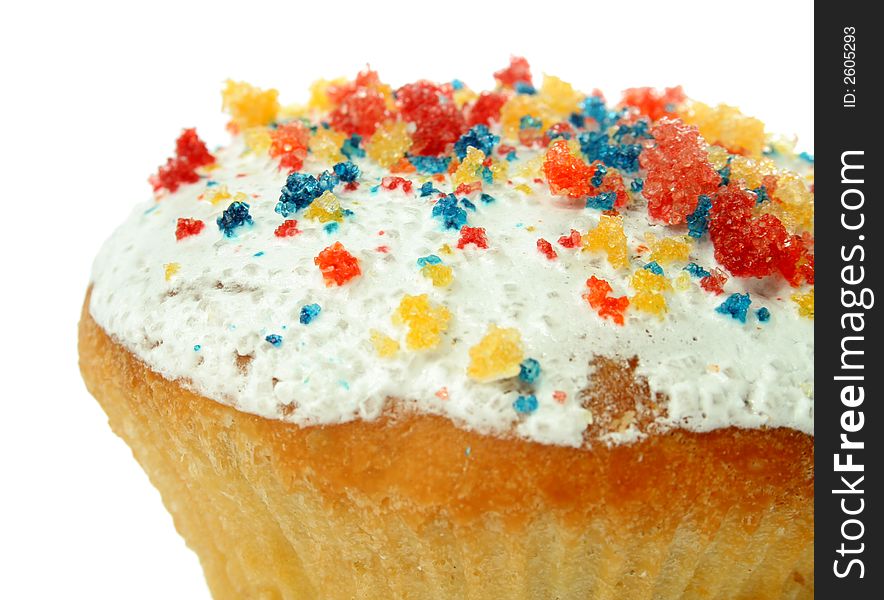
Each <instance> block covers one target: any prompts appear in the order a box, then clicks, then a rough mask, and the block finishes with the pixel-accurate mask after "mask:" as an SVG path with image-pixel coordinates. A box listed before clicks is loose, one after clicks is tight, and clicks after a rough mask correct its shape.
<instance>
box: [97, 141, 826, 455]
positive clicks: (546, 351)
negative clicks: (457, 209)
mask: <svg viewBox="0 0 884 600" xmlns="http://www.w3.org/2000/svg"><path fill="white" fill-rule="evenodd" d="M521 153H522V154H526V153H525V152H524V151H522V152H521ZM216 156H217V157H218V162H219V167H218V169H216V170H214V171H212V172H211V178H212V180H214V181H217V182H218V183H219V184H225V185H227V186H228V188H229V189H230V191H231V192H238V191H242V192H245V193H246V194H248V195H249V199H248V201H249V203H250V205H251V215H252V217H253V219H254V226H252V227H250V228H241V229H239V230H238V233H237V236H236V237H235V238H232V239H228V238H224V237H223V236H222V234H221V232H220V231H219V230H218V227H217V226H216V224H215V219H216V218H217V217H218V216H219V215H220V214H221V212H222V211H223V210H224V208H226V206H227V204H228V202H229V201H228V202H225V203H222V204H218V205H213V204H211V203H210V202H208V201H206V200H200V199H198V197H199V196H200V195H201V194H203V192H205V191H206V189H207V188H206V182H205V181H202V182H200V183H197V184H193V185H187V186H183V187H182V188H181V189H179V191H178V192H176V193H173V194H170V195H168V196H165V197H163V198H162V199H161V200H160V201H158V202H155V201H153V200H151V201H149V202H147V203H145V204H143V205H141V206H139V207H138V208H137V209H136V210H135V211H134V212H133V213H132V215H131V216H130V217H129V218H128V219H127V220H126V222H125V223H123V225H122V226H121V227H120V228H119V229H118V230H117V231H116V232H115V233H114V234H113V235H112V236H111V238H110V239H109V240H108V241H107V242H106V243H105V245H104V247H103V249H102V251H101V253H100V254H99V256H98V257H97V259H96V261H95V265H94V269H93V291H92V300H91V305H90V310H91V314H92V316H93V318H94V319H95V320H96V322H97V323H98V324H99V325H100V326H101V327H103V328H104V329H105V330H106V331H107V332H108V333H109V334H111V335H112V336H113V337H114V339H116V340H117V341H119V342H120V343H121V344H122V345H123V346H125V348H127V349H128V350H130V351H131V352H133V353H134V354H135V356H137V357H138V358H139V359H141V360H143V361H144V362H145V363H146V364H147V365H148V366H149V367H150V368H152V369H153V370H155V371H156V372H158V373H160V374H162V375H163V376H165V377H166V378H168V379H172V380H179V381H180V382H181V383H183V384H184V385H185V386H187V387H189V388H191V389H193V390H195V391H196V392H199V393H200V394H203V395H205V396H207V397H209V398H212V399H214V400H217V401H219V402H223V403H226V404H229V405H232V406H234V407H236V408H237V409H238V410H241V411H245V412H249V413H253V414H257V415H261V416H264V417H268V418H274V419H285V420H288V421H293V422H295V423H298V424H312V423H323V424H331V423H340V422H344V421H348V420H351V419H354V418H361V419H373V418H375V417H377V416H378V415H379V414H380V413H381V412H382V410H383V407H384V404H385V399H387V398H390V397H395V398H399V399H404V400H407V401H411V402H413V404H414V407H415V408H416V409H417V410H419V411H423V412H427V413H436V414H441V415H445V416H448V417H450V418H451V419H453V420H454V421H455V422H456V423H458V424H459V425H461V426H464V427H467V428H470V429H474V430H478V431H481V432H490V433H503V432H513V431H515V433H516V434H517V435H519V436H522V437H524V438H528V439H532V440H536V441H539V442H542V443H550V444H563V445H573V446H578V445H580V444H581V443H583V432H584V430H585V429H586V427H587V424H588V423H589V422H590V421H591V419H592V416H591V415H590V414H589V411H587V410H586V409H584V408H583V407H581V404H580V399H579V392H580V391H581V390H583V389H584V388H586V387H587V385H588V383H589V378H590V377H591V376H592V372H591V368H590V367H589V362H590V360H591V359H592V358H593V357H594V356H595V355H603V356H611V357H624V358H627V357H631V356H633V355H635V356H638V357H639V360H640V363H639V367H638V370H637V374H638V375H640V376H643V377H645V378H647V381H648V383H649V386H650V388H651V391H652V393H657V392H661V393H663V394H665V395H666V396H667V397H668V405H667V411H668V412H667V414H666V416H665V417H662V418H661V419H662V420H661V425H663V426H678V427H684V428H687V429H690V430H695V431H707V430H711V429H715V428H720V427H726V426H733V425H735V426H739V427H759V426H774V427H778V426H782V427H790V428H794V429H798V430H800V431H804V432H807V433H811V434H812V433H813V392H812V381H813V327H812V322H811V321H810V320H807V319H805V318H801V317H799V316H798V314H797V310H796V307H795V305H794V303H793V302H791V301H790V300H789V296H790V295H791V294H792V293H793V292H794V291H795V290H793V289H791V288H789V287H788V285H787V284H785V283H783V282H773V281H759V280H738V279H735V278H731V279H730V280H729V281H728V283H727V285H726V286H725V291H726V292H727V293H728V294H729V293H732V292H738V291H739V292H743V291H746V290H749V291H750V292H751V295H752V299H753V303H752V306H751V308H752V309H756V308H759V307H761V306H766V307H767V308H768V309H769V310H770V313H771V315H772V316H771V319H770V321H769V322H768V323H759V322H758V321H757V319H756V318H754V316H753V314H752V313H750V317H749V319H748V320H747V322H746V323H745V324H743V323H740V322H738V321H736V320H734V319H732V318H730V317H727V316H724V315H722V314H720V313H717V312H716V311H715V308H716V307H717V306H718V305H719V304H721V302H722V301H723V300H724V299H725V298H726V297H727V296H726V295H721V296H715V295H713V294H710V293H708V292H705V291H703V290H701V289H700V288H699V286H698V285H697V280H696V279H693V280H692V284H693V285H692V287H691V289H690V290H687V291H676V292H673V293H672V294H670V295H668V296H667V299H668V304H669V313H668V314H667V315H666V317H665V318H664V319H662V320H661V319H658V318H657V317H655V316H652V315H649V314H644V313H641V312H638V311H634V310H630V311H628V313H627V322H626V325H625V326H623V327H621V326H618V325H616V324H614V323H613V322H611V321H610V320H603V319H602V318H600V317H599V315H598V314H597V313H596V312H595V311H594V310H592V309H591V308H590V307H589V305H588V304H587V302H586V300H584V299H583V298H582V297H581V294H582V293H583V292H584V291H586V285H585V282H586V280H587V278H589V277H590V276H591V275H596V276H597V277H601V278H604V279H607V280H608V281H610V282H611V284H612V285H613V286H614V294H615V295H623V294H628V295H632V293H633V291H632V290H631V289H630V288H629V287H628V278H627V276H626V275H625V273H624V272H623V271H622V270H621V271H617V270H614V269H613V268H612V267H611V266H610V265H609V264H608V262H607V260H606V258H605V256H604V255H603V254H596V253H592V252H581V251H580V250H579V249H573V250H569V249H565V248H561V247H559V246H558V245H557V244H556V243H555V242H556V240H557V239H558V238H559V237H560V236H561V235H565V234H567V233H568V232H569V230H570V229H572V228H573V229H577V230H579V231H581V232H585V231H586V230H587V229H590V228H592V227H593V226H594V225H595V224H596V223H597V222H598V219H599V216H600V213H599V212H598V211H595V210H591V209H586V208H582V207H578V206H576V205H574V204H571V203H568V202H567V201H565V200H563V199H561V198H557V197H553V196H551V195H550V194H549V192H548V189H547V187H546V185H545V184H543V185H541V184H532V187H533V188H534V189H535V193H534V194H533V195H526V194H524V193H522V192H520V191H516V190H514V189H513V187H512V186H511V185H505V186H502V185H494V186H486V188H485V191H486V192H488V193H490V194H491V195H492V196H494V197H495V198H496V202H493V203H490V204H483V203H480V202H478V201H477V202H476V204H477V205H478V209H477V211H476V212H470V213H469V224H470V225H471V226H480V227H485V228H486V230H487V232H488V240H489V248H488V249H487V250H482V249H477V248H475V247H473V246H468V247H467V248H466V249H464V250H457V249H455V250H454V252H453V254H451V255H445V254H440V253H439V248H440V247H441V246H442V245H443V244H445V243H448V244H450V245H451V246H452V247H455V245H456V241H457V238H458V233H457V232H456V231H451V230H449V231H445V230H443V229H442V228H441V227H440V224H439V222H438V221H437V220H436V219H433V218H431V216H430V215H431V210H432V204H433V201H434V198H432V197H427V198H421V197H419V194H418V193H414V194H412V195H408V194H405V193H403V192H401V191H392V192H391V191H387V190H383V189H381V190H378V191H376V192H372V191H371V189H370V188H371V187H372V186H374V185H375V184H376V183H377V182H378V181H379V177H380V171H378V170H377V169H376V168H375V167H372V165H371V164H370V163H368V162H366V161H361V162H359V164H360V167H361V168H362V169H363V175H362V177H361V178H360V182H361V185H360V187H359V188H358V190H355V191H342V189H341V188H337V189H336V194H337V195H338V197H339V199H340V200H341V203H342V205H343V206H344V208H347V209H350V210H352V211H353V213H354V214H353V215H352V216H349V217H347V218H346V219H345V221H344V222H343V223H342V224H341V226H340V228H339V230H338V231H337V232H336V233H332V234H329V233H327V232H326V231H325V230H324V229H323V227H322V224H320V223H318V222H316V221H311V220H308V219H305V218H303V214H302V213H299V214H297V215H293V216H292V217H290V218H296V219H298V226H299V228H300V229H301V230H302V232H303V233H301V234H299V235H297V236H295V237H292V238H284V239H280V238H277V237H275V236H274V235H273V231H274V229H275V228H276V227H277V226H278V225H279V223H280V222H281V221H282V220H283V219H282V217H281V216H280V215H279V214H277V213H275V212H274V208H275V206H276V203H277V199H278V198H279V191H280V188H281V187H282V185H283V183H284V182H285V174H284V173H283V172H280V171H279V170H278V169H277V165H276V163H275V162H273V161H271V160H270V159H269V158H264V157H258V156H255V155H253V154H250V153H245V152H244V148H243V146H242V144H241V142H239V141H236V140H235V141H234V143H233V144H232V145H231V146H230V147H228V148H226V149H222V150H220V151H218V152H216ZM323 168H328V165H319V164H315V163H313V162H311V161H308V163H307V164H306V165H305V167H304V169H303V170H304V171H305V172H311V173H314V174H318V173H319V172H320V171H321V170H322V169H323ZM511 172H512V169H511ZM237 174H245V176H243V177H237ZM411 178H412V179H413V180H414V181H415V183H416V186H415V188H416V189H415V192H417V187H418V186H419V182H420V181H421V179H420V178H419V177H416V176H413V177H411ZM519 181H520V180H518V179H514V183H519ZM448 186H449V184H444V185H443V184H437V187H439V188H440V189H444V190H446V191H447V190H448V189H449V187H448ZM633 202H635V203H636V206H637V208H636V206H634V207H633V208H632V209H630V210H629V211H627V214H626V216H625V219H624V221H625V223H624V224H625V227H626V233H627V237H628V239H629V247H630V255H631V256H630V259H631V261H632V262H633V267H631V268H637V267H640V266H641V265H643V264H644V262H645V261H646V260H647V258H646V256H645V257H644V258H642V257H639V256H638V255H637V253H636V248H637V247H638V245H639V244H641V243H642V242H643V241H644V235H645V233H646V232H648V231H652V232H655V233H657V234H658V235H660V236H663V235H672V234H673V231H672V229H671V228H666V227H662V226H657V225H652V224H649V223H648V219H647V211H646V210H645V209H644V208H642V207H641V206H640V203H641V199H640V198H639V199H638V200H634V201H633ZM179 217H192V218H196V219H201V220H203V221H204V222H205V223H206V228H205V230H204V231H203V232H202V233H200V234H199V235H196V236H193V237H189V238H186V239H184V240H182V241H176V238H175V235H174V231H175V224H176V220H177V219H178V218H179ZM529 227H533V228H535V229H534V230H533V231H532V230H529ZM380 231H383V232H384V233H383V235H379V232H380ZM539 237H543V238H545V239H547V240H549V241H551V242H552V243H553V245H554V247H555V248H556V249H557V251H558V254H559V258H558V259H557V260H554V261H550V260H548V259H547V258H546V257H544V256H543V255H542V254H541V253H540V252H538V250H537V248H536V241H537V239H538V238H539ZM334 241H340V242H341V243H343V245H344V246H345V247H346V248H347V249H348V250H349V251H350V252H351V253H353V254H354V255H355V256H356V257H357V258H358V259H359V262H360V266H361V269H362V275H361V276H360V277H358V278H356V279H353V280H351V281H350V282H348V283H346V284H345V285H344V286H342V287H326V285H325V283H324V281H323V279H322V276H321V274H320V271H319V268H318V267H316V266H315V265H314V262H313V258H314V257H315V256H316V255H317V254H318V253H319V252H320V251H321V250H322V249H323V248H325V247H327V246H329V245H331V244H332V243H333V242H334ZM381 245H385V246H388V247H389V252H388V253H382V252H379V251H378V250H377V247H378V246H381ZM259 253H263V254H259ZM428 254H438V255H439V256H440V257H441V258H442V259H443V261H444V262H445V264H447V265H450V266H451V267H452V268H453V270H454V276H455V280H454V283H453V284H452V285H451V286H450V287H449V288H437V287H433V285H432V283H431V281H430V280H429V279H427V278H425V277H424V276H422V275H421V272H420V269H419V267H418V266H417V264H416V260H417V259H418V258H419V257H421V256H425V255H428ZM692 260H694V261H695V262H697V263H699V264H700V265H702V266H704V267H705V268H707V269H711V268H712V267H714V266H716V264H717V263H716V262H715V261H714V258H713V256H712V245H711V243H710V242H709V241H708V238H707V239H705V240H704V241H702V242H700V243H699V244H695V246H694V250H693V255H692ZM167 263H178V264H179V265H180V270H179V271H178V273H177V274H175V275H174V276H173V277H172V278H171V280H170V281H167V280H166V278H165V273H164V265H165V264H167ZM680 268H681V266H680V265H679V266H671V267H669V268H667V272H666V275H667V276H669V277H674V276H675V275H676V274H677V273H678V271H677V270H678V269H680ZM219 283H220V285H219ZM423 293H425V294H428V295H429V296H430V298H431V299H432V300H433V301H434V302H436V303H440V304H444V305H445V306H446V307H447V308H448V309H449V310H450V311H451V314H452V319H451V322H450V326H449V329H448V331H447V332H446V333H445V334H444V336H443V340H442V343H441V344H440V345H439V347H437V348H435V349H433V350H429V351H423V352H415V351H409V350H407V349H406V348H405V345H404V343H403V344H402V349H401V350H400V351H399V352H398V354H397V355H396V356H395V357H393V358H390V359H385V358H380V357H378V356H377V354H376V352H375V350H374V347H373V346H372V344H371V343H370V341H369V338H370V334H369V330H370V329H378V330H381V331H383V332H385V333H387V334H388V335H390V336H392V337H394V338H395V339H397V340H399V341H400V342H403V340H404V333H405V332H404V331H403V329H402V328H399V327H397V326H395V325H394V324H393V323H392V322H391V315H392V314H393V312H394V310H395V308H396V307H397V306H398V304H399V301H400V300H401V298H402V296H403V295H405V294H412V295H414V294H423ZM314 302H315V303H318V304H320V305H321V307H322V312H321V313H320V315H319V316H318V318H316V319H315V320H314V321H313V322H312V323H310V324H308V325H302V324H300V323H299V321H298V315H299V312H300V309H301V307H302V306H304V305H305V304H308V303H314ZM490 323H494V324H497V325H499V326H502V327H516V328H518V329H519V331H520V332H521V334H522V341H523V343H524V346H525V354H526V357H533V358H535V359H537V360H538V361H539V362H540V364H541V368H542V374H541V376H540V378H539V379H538V381H537V382H536V383H535V384H534V385H533V386H530V387H531V388H533V391H534V393H535V394H536V397H537V399H538V401H539V407H538V409H537V410H536V412H534V413H533V414H530V415H520V414H518V413H517V412H516V411H515V410H514V409H513V401H514V400H515V398H516V396H517V395H518V394H519V393H525V390H526V389H527V387H526V386H525V385H524V384H519V382H518V381H517V380H506V381H498V382H492V383H478V382H475V381H472V380H471V379H469V378H468V377H467V375H466V368H467V365H468V363H469V355H468V350H469V348H470V347H472V346H473V345H475V344H476V343H477V342H478V341H479V340H480V339H481V338H482V336H483V335H484V334H485V332H486V330H487V328H488V325H489V324H490ZM271 333H275V334H279V335H281V336H282V337H283V342H282V344H281V345H280V346H279V347H274V346H273V345H271V344H270V343H268V342H267V341H265V337H266V335H268V334H271ZM197 345H198V346H199V350H195V346H197ZM237 355H240V356H251V357H252V359H251V361H250V363H249V364H248V365H247V366H246V367H245V368H242V367H241V366H238V364H237V360H236V357H237ZM441 388H446V389H447V391H448V397H447V399H445V398H440V397H439V396H438V395H437V392H438V391H439V390H440V389H441ZM557 390H558V391H564V392H566V393H567V399H566V400H565V401H564V403H560V402H557V401H555V400H554V399H553V392H555V391H557ZM292 403H294V404H292ZM285 405H289V406H290V407H294V410H282V409H281V407H282V406H285ZM639 435H640V434H639V433H638V432H637V431H635V430H627V431H626V432H619V433H614V434H611V435H610V436H608V437H607V438H606V441H608V442H609V443H619V442H628V441H630V440H632V439H635V438H636V437H638V436H639Z"/></svg>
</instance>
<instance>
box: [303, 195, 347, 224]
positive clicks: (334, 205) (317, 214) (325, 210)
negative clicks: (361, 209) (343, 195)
mask: <svg viewBox="0 0 884 600" xmlns="http://www.w3.org/2000/svg"><path fill="white" fill-rule="evenodd" d="M304 217H306V218H308V219H313V220H314V221H319V222H320V223H328V222H329V221H332V222H336V223H340V222H342V221H343V220H344V210H343V209H342V208H341V203H340V201H339V200H338V197H337V196H335V195H334V194H332V193H331V192H324V193H323V194H322V195H321V196H320V197H319V198H316V199H315V200H314V201H313V202H312V203H311V204H310V206H308V207H307V210H305V211H304Z"/></svg>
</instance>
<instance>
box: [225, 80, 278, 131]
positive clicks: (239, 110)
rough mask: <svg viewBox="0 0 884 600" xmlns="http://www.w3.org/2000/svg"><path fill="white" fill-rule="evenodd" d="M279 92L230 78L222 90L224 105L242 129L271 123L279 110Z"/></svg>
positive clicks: (233, 120) (234, 121) (235, 123)
mask: <svg viewBox="0 0 884 600" xmlns="http://www.w3.org/2000/svg"><path fill="white" fill-rule="evenodd" d="M278 96H279V92H277V91H276V90H273V89H270V90H262V89H259V88H256V87H255V86H253V85H250V84H248V83H245V82H238V81H233V80H232V79H228V80H227V83H226V85H225V87H224V90H223V91H222V92H221V99H222V106H223V108H224V110H225V111H227V112H228V113H229V114H230V116H231V121H232V122H233V124H234V125H236V126H237V127H238V128H239V129H240V130H244V129H248V128H249V127H255V126H258V125H269V124H270V123H272V122H273V121H274V120H276V115H277V113H278V112H279V100H278Z"/></svg>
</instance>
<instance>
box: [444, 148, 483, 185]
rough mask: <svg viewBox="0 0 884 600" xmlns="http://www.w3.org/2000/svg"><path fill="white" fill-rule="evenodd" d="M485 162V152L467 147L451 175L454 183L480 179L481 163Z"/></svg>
mask: <svg viewBox="0 0 884 600" xmlns="http://www.w3.org/2000/svg"><path fill="white" fill-rule="evenodd" d="M483 162H485V153H484V152H482V151H481V150H477V149H476V148H473V147H472V146H468V147H467V155H466V156H465V157H464V159H463V160H462V161H461V163H460V164H459V165H458V167H457V170H456V171H455V172H454V175H453V176H452V180H453V181H454V185H455V186H458V185H461V184H470V183H473V182H476V181H481V180H482V163H483Z"/></svg>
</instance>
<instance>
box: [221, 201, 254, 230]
mask: <svg viewBox="0 0 884 600" xmlns="http://www.w3.org/2000/svg"><path fill="white" fill-rule="evenodd" d="M215 222H216V223H217V224H218V229H220V230H221V232H222V233H224V237H229V238H231V237H234V236H235V235H236V230H237V229H239V228H240V227H245V226H246V225H252V224H253V223H254V221H252V216H251V215H250V214H249V205H248V203H246V202H239V201H236V202H231V203H230V206H228V207H227V208H226V209H225V210H224V212H223V213H221V216H220V217H218V218H217V219H216V220H215Z"/></svg>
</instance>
